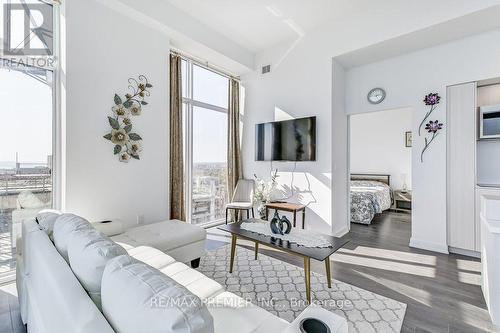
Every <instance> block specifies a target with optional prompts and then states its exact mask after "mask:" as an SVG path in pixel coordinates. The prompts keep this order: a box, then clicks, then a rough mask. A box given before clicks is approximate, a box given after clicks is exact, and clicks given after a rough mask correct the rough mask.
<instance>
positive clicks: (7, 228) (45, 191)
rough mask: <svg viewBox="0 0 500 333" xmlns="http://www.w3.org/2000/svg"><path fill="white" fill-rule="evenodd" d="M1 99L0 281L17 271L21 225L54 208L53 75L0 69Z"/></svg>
mask: <svg viewBox="0 0 500 333" xmlns="http://www.w3.org/2000/svg"><path fill="white" fill-rule="evenodd" d="M0 96H1V97H2V101H3V102H2V111H1V113H2V121H1V122H0V142H2V149H0V278H1V277H2V276H6V275H8V274H11V273H12V272H13V271H14V269H15V253H16V247H17V238H19V237H20V236H21V225H22V222H23V221H25V220H26V219H30V218H34V216H35V215H36V213H37V212H38V211H39V210H41V209H43V208H48V207H51V206H52V172H51V170H52V72H50V71H47V70H43V69H37V68H33V67H17V68H12V69H8V68H0ZM27 97H28V98H27Z"/></svg>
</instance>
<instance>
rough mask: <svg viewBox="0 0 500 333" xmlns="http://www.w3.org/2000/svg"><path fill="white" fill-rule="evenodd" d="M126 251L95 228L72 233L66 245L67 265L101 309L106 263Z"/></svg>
mask: <svg viewBox="0 0 500 333" xmlns="http://www.w3.org/2000/svg"><path fill="white" fill-rule="evenodd" d="M124 254H127V251H125V249H124V248H123V247H121V246H120V245H118V244H116V243H115V242H113V241H112V240H111V239H109V238H107V237H106V236H104V235H103V234H102V233H101V232H99V231H97V230H95V229H83V230H78V231H75V232H74V233H73V237H72V238H71V242H70V243H69V245H68V257H69V265H70V266H71V269H72V270H73V273H74V274H75V276H76V277H77V279H78V281H80V283H81V284H82V286H83V288H84V289H85V290H86V291H87V293H88V294H89V296H90V298H91V299H92V300H93V301H94V303H95V305H96V306H97V307H98V308H99V310H101V280H102V274H103V272H104V267H105V266H106V263H107V262H108V261H109V260H110V259H112V258H114V257H116V256H120V255H124Z"/></svg>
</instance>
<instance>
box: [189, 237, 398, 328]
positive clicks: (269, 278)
mask: <svg viewBox="0 0 500 333" xmlns="http://www.w3.org/2000/svg"><path fill="white" fill-rule="evenodd" d="M229 258H230V246H229V245H226V246H222V247H219V248H218V249H216V250H212V251H209V252H207V254H206V255H205V256H204V257H203V258H202V259H201V262H200V266H199V268H198V270H199V271H200V272H202V273H203V274H205V275H206V276H208V277H210V278H212V279H214V280H216V281H217V282H219V283H220V284H221V285H223V286H224V287H225V289H226V290H227V291H230V292H233V293H235V294H237V295H238V296H240V297H242V298H244V299H248V300H250V301H251V302H252V303H254V304H255V305H258V306H260V307H262V308H264V309H266V310H267V311H269V312H271V313H274V314H275V315H277V316H279V317H281V318H283V319H285V320H287V321H289V322H291V321H293V320H294V319H295V317H297V316H298V315H299V314H300V313H301V312H302V311H303V310H304V309H305V308H306V307H307V304H306V302H305V299H306V296H305V285H304V270H303V269H302V268H301V267H298V266H295V265H292V264H288V263H286V262H283V261H281V260H278V259H274V258H271V257H269V256H266V255H263V254H260V253H259V257H258V259H257V260H254V252H253V251H252V250H248V249H246V248H244V247H241V246H238V247H237V249H236V258H235V260H234V270H233V273H232V274H230V273H229V269H228V267H229ZM311 298H312V302H314V303H316V304H318V305H320V306H322V307H323V308H325V309H327V310H329V311H332V312H335V313H337V314H339V315H341V316H343V317H345V318H346V319H347V322H348V324H349V332H360V333H368V332H400V331H401V326H402V324H403V318H404V315H405V312H406V304H404V303H400V302H397V301H395V300H393V299H390V298H387V297H383V296H380V295H377V294H375V293H372V292H370V291H367V290H364V289H361V288H358V287H355V286H352V285H350V284H347V283H344V282H340V281H337V280H332V288H331V289H329V288H328V286H327V282H326V276H323V275H321V274H317V273H314V272H311Z"/></svg>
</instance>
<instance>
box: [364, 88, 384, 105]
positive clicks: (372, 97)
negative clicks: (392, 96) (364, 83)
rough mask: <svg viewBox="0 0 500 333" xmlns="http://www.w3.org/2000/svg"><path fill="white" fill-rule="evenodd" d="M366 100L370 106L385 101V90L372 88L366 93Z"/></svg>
mask: <svg viewBox="0 0 500 333" xmlns="http://www.w3.org/2000/svg"><path fill="white" fill-rule="evenodd" d="M367 98H368V102H370V103H371V104H380V103H382V102H383V101H384V99H385V90H384V89H382V88H373V89H372V90H370V91H369V92H368V96H367Z"/></svg>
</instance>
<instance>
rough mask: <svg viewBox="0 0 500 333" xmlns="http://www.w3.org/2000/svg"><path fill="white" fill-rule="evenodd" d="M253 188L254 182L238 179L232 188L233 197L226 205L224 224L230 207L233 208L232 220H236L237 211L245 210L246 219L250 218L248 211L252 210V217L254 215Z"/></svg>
mask: <svg viewBox="0 0 500 333" xmlns="http://www.w3.org/2000/svg"><path fill="white" fill-rule="evenodd" d="M254 188H255V182H254V181H253V180H249V179H240V180H238V183H237V184H236V188H235V190H234V194H233V198H232V200H231V202H230V203H228V204H227V205H226V224H227V214H228V211H229V210H230V209H232V210H234V212H235V214H234V220H235V221H237V220H238V213H240V212H241V211H246V212H247V219H248V218H250V211H252V217H253V218H254V217H255V212H254V210H253V191H254Z"/></svg>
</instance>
